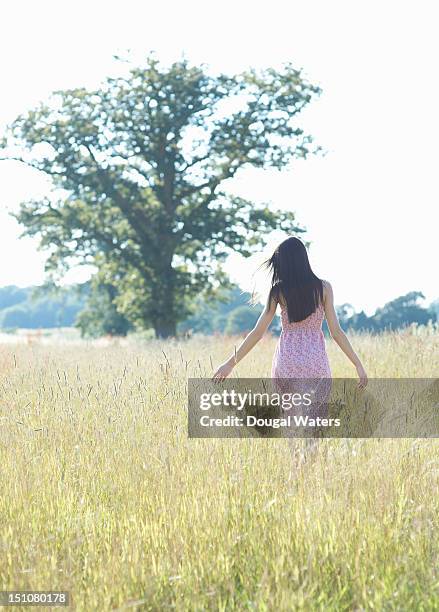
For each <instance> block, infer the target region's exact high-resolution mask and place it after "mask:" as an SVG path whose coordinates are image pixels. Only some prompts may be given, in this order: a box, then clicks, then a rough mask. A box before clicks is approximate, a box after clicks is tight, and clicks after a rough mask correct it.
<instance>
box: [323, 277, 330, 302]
mask: <svg viewBox="0 0 439 612" xmlns="http://www.w3.org/2000/svg"><path fill="white" fill-rule="evenodd" d="M322 285H323V299H324V300H325V299H326V297H327V296H331V295H332V285H331V283H330V282H329V281H327V280H323V278H322Z"/></svg>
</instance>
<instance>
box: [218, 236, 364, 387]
mask: <svg viewBox="0 0 439 612" xmlns="http://www.w3.org/2000/svg"><path fill="white" fill-rule="evenodd" d="M266 265H267V267H268V269H269V270H270V271H271V274H272V278H271V289H270V293H269V295H268V299H267V303H266V306H265V309H264V311H263V312H262V314H261V316H260V317H259V319H258V321H257V323H256V325H255V327H254V328H253V329H252V331H251V332H250V333H249V334H248V335H247V336H246V338H245V339H244V340H243V342H242V343H241V344H240V345H239V347H238V349H237V350H236V351H235V353H234V354H233V355H231V356H230V357H229V358H228V359H227V360H226V361H225V362H224V363H222V364H221V365H220V366H219V367H218V369H217V370H216V372H215V373H214V375H213V378H214V380H218V381H221V380H224V379H225V378H226V377H227V376H229V374H230V373H231V372H232V370H233V368H234V367H235V365H236V364H237V363H238V362H239V361H241V359H243V358H244V357H245V355H247V353H249V351H251V350H252V348H254V346H255V345H256V344H257V342H259V340H260V339H261V338H262V336H263V335H264V333H265V332H266V330H267V328H268V326H269V325H270V323H271V321H272V320H273V317H274V315H275V313H276V307H277V305H278V304H279V305H280V309H281V318H282V333H281V335H280V338H279V341H278V343H277V346H276V351H275V353H274V357H273V362H272V368H271V375H272V378H279V379H297V378H307V379H316V378H317V379H328V378H330V377H331V370H330V367H329V361H328V356H327V354H326V347H325V340H324V336H323V332H322V322H323V319H324V318H325V317H326V321H327V323H328V328H329V332H330V334H331V336H332V338H333V339H334V340H335V342H336V343H337V344H338V346H339V347H340V348H341V350H342V351H343V352H344V353H345V355H346V356H347V357H348V359H349V360H350V361H351V362H352V363H353V365H354V366H355V368H356V370H357V374H358V378H359V387H360V388H364V387H365V386H366V384H367V374H366V371H365V369H364V367H363V365H362V363H361V361H360V359H359V357H358V355H357V354H356V353H355V351H354V349H353V348H352V346H351V344H350V342H349V340H348V338H347V337H346V334H345V333H344V332H343V330H342V329H341V327H340V324H339V322H338V318H337V314H336V312H335V309H334V297H333V293H332V287H331V285H330V284H329V283H328V282H327V281H323V280H321V279H319V278H318V277H317V276H316V275H315V274H314V272H313V271H312V269H311V266H310V264H309V260H308V254H307V252H306V248H305V246H304V244H303V243H302V242H301V241H300V240H299V239H298V238H295V237H291V238H288V239H287V240H284V242H282V243H281V244H280V245H279V246H278V247H277V249H276V250H275V252H274V253H273V255H272V257H270V259H269V260H268V261H267V262H266Z"/></svg>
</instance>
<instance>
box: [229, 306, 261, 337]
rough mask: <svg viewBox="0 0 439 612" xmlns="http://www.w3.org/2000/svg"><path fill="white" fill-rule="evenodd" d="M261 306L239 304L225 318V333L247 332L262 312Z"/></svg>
mask: <svg viewBox="0 0 439 612" xmlns="http://www.w3.org/2000/svg"><path fill="white" fill-rule="evenodd" d="M262 310H263V309H262V306H260V305H258V306H250V305H247V306H239V307H238V308H235V310H233V311H232V312H231V313H230V315H229V317H228V318H227V325H226V328H225V332H226V334H240V333H245V332H249V331H250V330H251V329H252V327H253V326H254V325H255V323H256V321H257V319H258V317H259V315H260V314H261V312H262Z"/></svg>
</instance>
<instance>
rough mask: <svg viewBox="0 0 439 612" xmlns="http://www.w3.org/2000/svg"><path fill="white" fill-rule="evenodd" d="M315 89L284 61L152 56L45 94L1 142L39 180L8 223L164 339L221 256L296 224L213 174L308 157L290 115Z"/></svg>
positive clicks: (308, 144) (212, 281)
mask: <svg viewBox="0 0 439 612" xmlns="http://www.w3.org/2000/svg"><path fill="white" fill-rule="evenodd" d="M124 65H125V64H124ZM319 93H320V90H319V88H318V87H317V86H315V85H313V84H311V83H309V82H308V81H307V80H306V79H305V78H304V77H303V75H302V73H301V71H300V70H297V69H295V68H294V67H293V65H292V64H290V63H287V64H284V65H283V66H282V67H281V69H279V70H275V69H274V68H268V69H265V70H261V71H255V70H248V71H245V72H243V73H240V74H237V75H232V76H230V75H225V74H219V75H212V74H210V73H209V71H208V70H207V68H206V67H205V66H191V65H189V63H188V61H187V60H181V61H178V62H175V63H173V64H172V65H170V66H168V67H163V66H161V64H160V62H159V61H158V60H157V59H156V57H155V56H154V54H152V55H150V56H148V57H147V59H146V61H145V64H144V65H143V66H140V67H139V66H133V65H131V64H128V65H127V66H126V70H125V74H124V75H122V76H116V77H109V78H107V79H106V80H105V82H104V83H103V85H102V86H101V87H100V88H98V89H96V90H93V91H91V90H87V89H84V88H77V89H71V90H65V91H58V92H54V94H53V95H52V97H51V99H49V100H48V101H47V102H44V103H42V104H40V105H39V106H38V107H37V108H35V109H34V110H31V111H29V112H27V113H25V114H23V115H21V116H19V117H17V119H16V120H15V121H14V122H13V124H12V125H11V126H10V128H9V130H8V133H7V136H6V137H5V138H4V140H3V143H2V144H3V147H4V150H5V154H4V155H3V159H5V158H6V159H16V160H19V161H21V162H24V163H26V164H28V165H30V166H32V167H33V168H36V169H37V170H40V171H42V172H44V173H46V174H47V175H49V176H50V177H51V179H52V183H53V189H54V191H53V194H51V195H50V197H47V198H45V199H43V200H40V199H38V200H33V201H29V202H24V203H23V204H22V205H21V208H20V211H19V212H18V214H17V215H16V217H17V219H18V221H19V222H20V223H21V224H23V226H24V228H25V230H24V233H25V234H26V235H30V236H38V237H39V238H40V243H41V247H42V248H44V249H47V250H48V251H49V253H50V256H49V258H48V263H47V270H48V272H49V274H52V275H53V274H55V273H58V274H59V273H62V272H63V271H64V270H65V269H66V268H68V267H69V266H70V265H71V264H72V263H73V262H85V263H92V264H94V265H95V266H97V268H98V270H99V275H100V282H101V283H104V284H105V285H106V286H107V287H108V286H113V287H114V292H113V295H114V305H115V306H116V308H117V310H118V311H119V312H120V313H121V314H123V315H124V316H126V317H127V318H128V319H129V320H130V321H131V322H132V323H135V324H137V325H140V326H143V327H150V326H152V327H153V328H154V329H155V331H156V335H157V336H160V337H162V336H163V337H166V336H168V335H173V334H175V331H176V324H177V322H178V321H181V320H183V319H184V318H185V317H187V315H188V313H189V312H190V305H191V303H192V301H193V298H194V296H197V295H199V294H200V293H203V294H205V295H209V293H210V294H212V293H213V292H214V291H215V287H217V286H218V285H219V284H220V283H221V282H223V283H226V279H225V276H224V274H223V271H222V262H223V261H224V260H225V258H226V257H227V255H228V254H229V253H230V252H231V251H235V252H238V253H240V254H242V255H243V256H249V255H250V254H251V253H252V252H254V251H255V250H256V249H260V248H261V247H262V246H263V245H264V244H265V240H266V237H267V236H268V234H269V233H270V231H272V230H274V229H277V230H284V231H285V232H288V233H290V234H291V233H297V232H300V231H303V230H301V229H300V228H299V227H298V226H297V224H296V222H295V218H294V214H293V213H292V212H281V211H278V210H272V209H271V208H270V206H269V205H268V204H266V203H265V204H256V203H254V202H251V201H248V200H246V199H244V198H242V197H237V196H235V195H233V194H231V193H230V191H229V190H228V188H227V181H228V180H229V179H232V178H233V177H234V176H235V175H236V173H237V172H238V171H239V170H241V169H243V168H246V167H254V168H268V167H272V168H277V169H281V168H283V167H285V166H287V165H288V164H289V163H290V162H291V161H292V160H293V158H299V157H301V158H303V157H306V156H307V155H308V154H309V153H311V152H315V151H316V148H315V147H314V145H312V138H311V137H310V136H309V135H307V134H305V133H304V132H303V130H302V129H301V127H300V125H299V122H298V115H299V114H300V111H301V110H302V109H303V108H304V107H305V106H306V105H307V104H308V103H309V102H310V101H311V99H312V98H313V97H314V96H316V95H318V94H319Z"/></svg>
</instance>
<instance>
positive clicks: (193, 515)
mask: <svg viewBox="0 0 439 612" xmlns="http://www.w3.org/2000/svg"><path fill="white" fill-rule="evenodd" d="M236 340H237V339H233V338H222V337H211V338H193V339H191V340H188V341H186V342H175V341H169V342H160V341H151V342H148V343H143V344H140V343H137V344H136V343H130V342H128V343H121V344H108V345H107V346H104V345H102V344H101V345H93V344H86V343H84V344H77V343H76V344H74V345H69V344H68V343H65V344H53V345H45V344H44V345H43V344H40V343H39V342H33V343H31V344H30V345H27V344H23V343H22V344H14V343H9V344H7V345H3V346H0V367H1V381H0V399H1V402H0V424H1V427H0V491H1V493H0V589H3V590H6V589H38V590H49V589H63V590H69V591H70V592H71V597H72V600H73V603H72V607H73V608H74V609H77V610H87V611H89V610H99V611H105V610H112V609H135V610H166V609H177V610H206V609H212V610H296V609H297V610H302V609H303V610H337V611H338V610H398V611H400V610H410V611H412V610H439V542H438V527H439V525H438V509H439V444H438V442H437V441H436V440H430V441H427V440H408V439H407V440H405V439H404V440H366V441H365V440H357V441H350V442H349V443H345V442H344V441H342V440H324V441H323V442H322V444H321V445H320V447H319V451H318V452H317V454H316V456H315V457H314V459H313V461H310V462H308V463H306V464H305V465H303V466H302V467H297V469H294V466H293V464H292V461H291V454H290V451H289V445H288V442H287V441H286V440H266V439H264V440H236V439H231V440H188V439H187V434H186V425H187V416H186V379H187V377H188V376H208V375H210V374H211V366H210V363H211V362H212V363H213V364H218V363H219V362H220V361H221V360H223V359H224V358H225V357H226V356H227V355H228V354H229V352H230V351H231V350H232V347H233V344H234V342H236ZM352 341H353V344H354V346H355V348H356V349H358V352H359V354H360V356H361V358H362V359H363V360H364V363H365V364H366V366H367V370H368V373H369V376H371V377H404V376H405V377H434V376H437V375H438V369H437V365H436V366H435V360H436V362H437V355H438V353H439V350H438V349H439V332H438V331H437V330H436V331H435V330H434V329H432V328H430V329H418V330H417V329H412V330H407V331H405V332H401V333H388V334H384V335H382V336H379V337H378V336H377V337H372V336H367V335H364V336H356V337H353V339H352ZM274 345H275V339H274V338H271V337H270V336H267V337H266V338H264V339H263V340H262V341H261V343H260V345H259V346H258V347H257V348H256V349H255V351H254V352H253V353H251V354H250V355H249V356H248V357H247V358H246V359H245V360H244V361H243V362H242V363H241V364H239V366H238V369H237V372H236V373H237V374H238V375H241V376H248V377H257V376H267V375H269V370H270V364H271V356H272V352H273V349H274ZM328 350H329V352H330V359H331V365H332V369H333V375H334V376H339V377H341V376H353V375H354V371H353V369H352V368H351V366H350V364H349V363H348V362H347V360H346V359H345V358H344V356H343V355H342V354H341V352H340V351H339V350H338V349H337V348H336V347H335V346H334V345H333V344H332V343H331V342H329V343H328Z"/></svg>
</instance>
